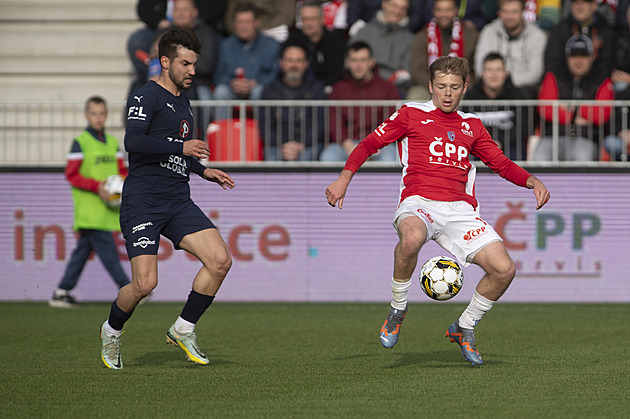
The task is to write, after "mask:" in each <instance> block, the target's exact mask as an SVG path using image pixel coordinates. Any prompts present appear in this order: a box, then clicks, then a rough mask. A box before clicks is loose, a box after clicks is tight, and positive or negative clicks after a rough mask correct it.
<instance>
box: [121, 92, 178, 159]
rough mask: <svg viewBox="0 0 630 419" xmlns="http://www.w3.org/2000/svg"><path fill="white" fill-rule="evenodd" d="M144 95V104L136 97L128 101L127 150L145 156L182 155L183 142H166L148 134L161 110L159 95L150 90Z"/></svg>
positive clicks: (125, 141)
mask: <svg viewBox="0 0 630 419" xmlns="http://www.w3.org/2000/svg"><path fill="white" fill-rule="evenodd" d="M143 94H144V95H143V96H144V97H143V99H142V102H139V101H137V99H136V98H135V96H134V95H132V96H131V97H130V98H129V99H128V100H127V126H126V128H125V140H124V143H125V150H127V152H129V153H143V154H182V151H183V149H184V144H183V143H182V142H179V141H164V138H153V137H151V136H149V135H148V134H147V133H148V132H149V128H150V126H151V120H152V119H153V118H154V117H155V115H156V113H157V112H158V110H159V102H158V97H157V95H156V94H152V92H150V91H149V90H148V89H147V90H144V91H143Z"/></svg>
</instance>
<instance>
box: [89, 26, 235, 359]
mask: <svg viewBox="0 0 630 419" xmlns="http://www.w3.org/2000/svg"><path fill="white" fill-rule="evenodd" d="M200 49H201V44H200V42H199V39H198V38H197V36H196V35H195V34H194V33H192V32H190V31H187V30H184V29H174V30H170V31H168V32H166V33H165V34H164V35H162V37H161V38H160V41H159V44H158V50H159V52H158V55H159V58H160V64H161V66H162V72H161V74H160V77H159V78H158V80H157V81H155V82H154V81H150V82H148V83H147V84H145V85H144V86H142V87H141V88H140V89H139V90H138V91H137V92H136V93H134V94H132V95H131V97H130V98H129V99H128V100H127V128H126V131H125V149H126V150H127V151H128V152H129V175H128V176H127V178H126V180H125V184H124V188H123V199H122V205H121V207H120V226H121V230H122V232H123V235H124V237H125V242H126V247H127V253H128V255H129V259H130V261H131V275H132V278H131V284H129V285H127V286H124V287H122V288H121V289H120V291H119V293H118V297H117V298H116V300H115V301H114V303H113V304H112V307H111V311H110V314H109V319H108V320H106V321H105V322H104V323H103V324H102V326H101V340H102V346H101V358H102V360H103V362H104V363H105V365H106V366H107V367H108V368H112V369H120V368H122V366H123V363H122V359H121V356H120V335H121V334H122V329H123V325H124V324H125V322H126V321H127V320H128V319H129V318H130V317H131V314H132V313H133V310H134V308H135V307H136V305H137V304H138V302H139V301H140V300H141V299H142V298H144V297H145V296H147V295H149V293H151V291H152V290H153V289H154V288H155V287H156V286H157V282H158V266H157V265H158V263H157V253H158V246H159V243H160V235H163V236H164V237H167V238H168V239H170V240H171V241H172V242H173V243H174V245H175V248H176V249H184V250H186V251H188V252H189V253H191V254H193V255H194V256H196V257H197V258H198V259H199V260H200V261H201V263H202V264H203V266H202V267H201V269H200V270H199V272H198V273H197V275H196V276H195V279H194V281H193V284H192V291H191V292H190V294H189V295H188V300H187V301H186V304H185V305H184V308H183V310H182V312H181V314H180V316H179V317H178V318H177V320H176V321H175V323H174V324H173V325H172V326H171V327H170V328H169V329H168V331H167V332H166V338H167V342H169V343H172V344H174V345H176V346H179V347H180V348H182V349H183V350H184V352H186V355H187V356H188V358H189V359H190V360H191V361H193V362H196V363H197V364H202V365H205V364H207V363H208V362H209V360H208V357H207V356H206V355H205V354H204V353H203V352H202V351H201V350H200V349H199V347H198V346H197V338H196V335H195V332H194V330H195V324H196V323H197V321H198V320H199V318H200V317H201V315H202V314H203V313H204V312H205V311H206V310H207V308H208V307H209V306H210V304H211V303H212V301H213V299H214V296H215V294H216V293H217V291H218V290H219V287H220V286H221V283H222V282H223V279H224V278H225V276H226V275H227V273H228V271H229V270H230V267H231V265H232V258H231V256H230V251H229V249H228V247H227V245H226V244H225V241H223V238H222V237H221V235H220V234H219V232H218V231H217V229H216V228H215V226H214V224H213V223H212V221H210V220H209V219H208V217H206V215H205V214H204V213H203V212H202V211H201V209H199V207H197V205H195V203H194V202H193V201H192V199H191V198H190V186H189V180H190V173H191V172H193V173H195V174H197V175H199V176H201V177H203V178H204V179H206V180H208V181H211V182H215V183H217V184H218V185H219V186H221V187H222V188H223V189H228V188H229V189H231V188H233V187H234V180H233V179H232V178H231V177H230V176H229V175H228V174H226V173H224V172H223V171H221V170H217V169H211V168H206V167H205V166H203V165H202V164H201V163H199V161H197V159H196V158H203V157H207V156H208V155H209V154H210V152H209V150H208V146H207V144H206V143H205V142H204V141H201V140H198V139H193V138H192V133H193V122H194V121H193V115H192V111H191V108H190V102H189V101H188V99H187V98H186V97H185V96H184V95H183V94H182V90H186V89H188V88H190V86H191V83H192V78H193V76H194V75H195V63H196V62H197V58H198V55H199V51H200Z"/></svg>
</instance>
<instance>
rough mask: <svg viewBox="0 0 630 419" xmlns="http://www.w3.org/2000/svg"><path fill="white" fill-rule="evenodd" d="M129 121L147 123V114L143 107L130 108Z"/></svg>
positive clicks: (128, 112)
mask: <svg viewBox="0 0 630 419" xmlns="http://www.w3.org/2000/svg"><path fill="white" fill-rule="evenodd" d="M127 119H128V120H129V119H137V120H140V121H146V119H147V114H146V113H144V109H143V107H142V106H130V107H129V110H128V111H127Z"/></svg>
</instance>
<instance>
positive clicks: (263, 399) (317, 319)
mask: <svg viewBox="0 0 630 419" xmlns="http://www.w3.org/2000/svg"><path fill="white" fill-rule="evenodd" d="M181 307H182V304H172V303H156V302H149V303H148V304H146V305H144V306H141V307H139V308H138V309H137V310H136V312H135V313H134V316H133V317H132V319H131V320H130V321H129V322H128V323H127V325H126V331H125V333H124V334H123V337H122V355H123V362H124V369H122V370H119V371H114V370H108V369H107V368H105V367H104V365H103V363H102V361H101V359H100V340H99V335H98V329H99V326H100V323H101V322H102V321H103V320H104V319H105V318H106V316H107V315H108V313H109V305H108V304H85V305H83V306H81V307H79V308H77V309H72V310H64V309H53V308H49V307H48V306H47V305H46V304H45V303H1V304H0V319H1V322H0V324H1V325H2V345H0V366H1V367H0V382H1V383H2V391H0V406H1V408H0V412H1V413H0V417H7V418H15V417H24V418H26V417H29V418H30V417H53V418H54V417H63V418H66V417H77V418H86V417H123V418H136V417H143V418H144V417H147V418H149V417H166V416H170V417H216V418H239V417H243V418H252V417H253V418H257V417H265V418H284V417H292V418H302V417H303V418H310V417H321V418H324V417H326V418H329V417H344V418H345V417H357V418H359V417H360V418H364V417H381V418H382V417H417V418H441V417H444V418H446V417H448V418H452V417H462V418H463V417H474V418H505V417H515V418H541V417H547V418H594V417H598V418H608V417H609V418H621V417H627V415H628V412H629V411H630V396H629V394H630V374H629V372H630V361H629V359H628V358H629V356H630V349H629V348H630V338H629V337H630V326H628V324H629V323H628V319H630V304H575V305H573V304H497V305H496V306H495V307H494V309H493V310H492V311H491V312H490V313H489V314H487V315H486V317H485V318H484V320H483V321H482V322H481V323H480V324H479V326H478V327H477V330H476V335H477V347H478V349H479V350H480V352H481V354H482V355H483V357H484V361H485V364H484V365H483V366H480V367H472V366H471V365H470V364H468V363H466V362H464V359H463V358H462V356H461V353H460V351H459V348H458V346H457V345H456V344H454V343H450V342H449V341H448V339H447V338H445V337H444V334H445V330H446V328H447V327H448V325H449V324H450V323H451V322H453V321H454V320H455V319H456V318H457V317H458V316H459V314H460V313H461V311H462V310H463V308H464V306H463V305H461V304H444V303H426V304H411V305H410V307H409V314H408V315H407V318H406V319H405V323H404V324H403V327H402V329H401V338H400V341H399V342H398V345H397V346H396V347H395V348H394V349H392V350H388V349H384V348H382V347H381V345H380V343H379V339H378V331H379V329H380V327H381V325H382V322H383V320H384V318H385V315H386V314H387V311H388V306H387V304H288V303H276V304H272V303H220V302H219V303H215V304H214V305H213V306H212V307H211V309H210V310H209V311H208V312H207V313H206V315H205V316H204V317H203V318H202V319H201V321H200V322H199V324H198V325H197V335H198V340H199V344H200V346H201V348H202V349H203V350H205V351H206V353H207V354H208V355H209V357H210V359H211V363H210V365H208V366H198V365H194V364H192V363H190V362H187V361H186V357H185V354H184V352H183V351H181V350H179V349H177V348H175V347H173V346H170V345H167V344H166V338H165V331H166V329H167V328H168V327H169V326H170V325H171V323H172V322H173V321H174V319H175V318H176V317H177V316H178V315H179V312H180V310H181Z"/></svg>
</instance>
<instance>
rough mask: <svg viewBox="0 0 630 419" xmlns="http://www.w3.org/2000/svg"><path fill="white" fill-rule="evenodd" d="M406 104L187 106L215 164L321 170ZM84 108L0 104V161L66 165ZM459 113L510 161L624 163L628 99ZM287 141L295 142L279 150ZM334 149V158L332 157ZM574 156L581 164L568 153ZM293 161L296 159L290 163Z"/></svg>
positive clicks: (110, 124)
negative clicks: (476, 122)
mask: <svg viewBox="0 0 630 419" xmlns="http://www.w3.org/2000/svg"><path fill="white" fill-rule="evenodd" d="M404 103H405V102H404V101H370V102H365V101H329V100H323V101H223V102H219V101H194V102H192V106H193V110H194V113H195V117H196V119H195V122H196V125H197V128H196V129H197V131H196V135H197V137H198V138H204V139H205V140H207V141H208V142H209V144H210V149H211V153H212V155H211V157H210V160H211V161H212V162H216V163H218V164H223V163H226V164H230V165H244V166H259V165H260V166H276V165H291V164H298V165H301V164H303V165H313V164H316V165H324V166H325V165H326V164H327V163H340V162H343V161H345V156H346V154H345V152H346V151H347V150H349V149H351V148H352V142H346V144H345V145H346V148H344V147H343V146H335V144H337V145H340V144H342V142H343V140H346V139H349V140H353V141H355V142H356V141H359V140H361V139H362V138H364V137H365V136H367V135H368V134H369V133H370V132H371V131H372V130H374V129H375V128H376V127H377V126H378V125H379V124H380V122H382V121H383V120H384V119H386V118H387V117H388V116H389V115H391V113H392V112H393V111H394V110H395V109H397V108H398V107H400V106H401V105H402V104H404ZM83 106H84V104H83V103H2V102H0V165H2V166H4V167H42V166H46V167H49V166H53V167H57V166H59V167H62V166H63V165H64V164H65V159H66V155H67V152H68V149H69V146H70V143H71V141H72V139H73V138H74V137H75V136H76V135H77V134H78V133H79V132H80V131H81V130H82V129H83V128H84V127H85V124H86V122H85V119H84V116H83ZM108 107H109V117H108V121H107V124H106V129H107V131H108V132H109V133H111V134H113V135H114V136H116V137H117V138H119V139H120V141H121V147H122V139H123V135H124V121H125V109H124V108H125V104H124V102H110V103H109V104H108ZM460 109H461V110H463V111H466V112H473V113H476V114H477V115H478V116H479V117H480V118H481V120H482V121H483V122H484V125H485V126H486V128H487V129H488V131H489V132H490V134H491V135H492V136H493V138H494V139H495V141H497V143H499V144H500V146H501V147H502V148H503V149H504V151H505V153H506V155H508V156H509V157H510V158H512V159H513V160H516V161H528V163H530V164H534V165H535V164H540V165H546V166H567V165H569V166H570V165H574V166H578V167H579V166H581V165H584V164H586V165H606V164H613V163H605V162H608V161H610V160H616V159H618V160H620V161H621V162H622V163H621V164H623V162H627V161H628V140H627V138H629V137H630V131H629V130H628V125H629V123H628V110H629V109H630V102H625V101H611V102H596V101H544V102H541V101H536V100H512V101H480V100H474V101H473V100H464V101H462V103H461V106H460ZM619 133H621V134H622V135H620V136H618V134H619ZM609 137H611V138H613V139H612V140H611V139H609ZM615 137H617V138H616V139H615ZM578 139H579V140H581V141H578ZM287 142H289V143H291V145H289V146H285V144H286V143H287ZM610 144H616V145H617V147H618V148H617V149H613V151H614V152H615V153H614V154H616V155H613V156H611V155H610V153H608V152H607V151H606V145H610ZM335 147H336V148H337V150H336V151H337V154H335V153H330V150H331V149H334V148H335ZM586 149H589V150H590V152H592V155H589V154H588V153H589V151H588V150H587V151H585V150H586ZM591 149H592V150H591ZM340 150H341V151H342V152H341V153H339V151H340ZM576 152H577V154H578V155H579V154H580V153H581V154H582V157H581V158H583V159H584V161H580V162H576V161H575V160H574V159H573V158H572V155H573V154H576ZM379 154H380V153H379ZM584 155H589V156H590V158H584ZM391 156H392V154H387V155H386V153H383V154H382V155H381V156H380V157H379V156H376V157H375V158H374V162H378V164H382V165H385V166H387V165H392V166H396V165H398V163H397V162H396V160H395V158H394V159H392V157H391ZM293 158H296V159H297V160H295V162H293V160H292V159H293ZM287 159H289V160H288V161H287Z"/></svg>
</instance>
